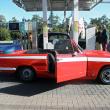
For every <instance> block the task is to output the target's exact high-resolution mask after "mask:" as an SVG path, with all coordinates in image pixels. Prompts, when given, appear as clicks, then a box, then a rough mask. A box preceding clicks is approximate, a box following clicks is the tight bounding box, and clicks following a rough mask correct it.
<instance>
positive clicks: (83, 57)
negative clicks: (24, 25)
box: [0, 35, 110, 84]
mask: <svg viewBox="0 0 110 110" xmlns="http://www.w3.org/2000/svg"><path fill="white" fill-rule="evenodd" d="M67 36H68V35H67ZM50 42H51V43H52V45H54V46H53V48H54V49H46V50H43V49H42V48H41V49H37V50H27V51H26V50H25V51H20V52H19V51H18V52H14V53H13V54H0V72H2V73H14V74H17V75H18V76H19V78H20V79H21V80H23V81H32V80H33V79H34V78H36V77H37V78H39V77H46V78H54V79H56V82H57V83H60V82H64V81H68V80H73V79H85V80H87V79H92V80H96V79H98V80H99V81H101V82H102V83H104V84H110V53H109V52H104V51H99V50H90V51H89V50H82V49H81V48H80V47H79V46H78V45H77V44H76V43H75V42H74V40H73V39H59V40H58V41H57V42H56V43H55V44H54V42H53V41H51V40H50ZM4 62H5V63H4Z"/></svg>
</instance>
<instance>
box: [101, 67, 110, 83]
mask: <svg viewBox="0 0 110 110" xmlns="http://www.w3.org/2000/svg"><path fill="white" fill-rule="evenodd" d="M99 80H100V81H101V82H102V83H103V84H110V67H105V68H104V69H102V71H101V72H100V74H99Z"/></svg>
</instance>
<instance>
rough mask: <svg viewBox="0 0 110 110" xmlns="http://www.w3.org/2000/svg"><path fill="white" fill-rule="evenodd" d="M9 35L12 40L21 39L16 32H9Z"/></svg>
mask: <svg viewBox="0 0 110 110" xmlns="http://www.w3.org/2000/svg"><path fill="white" fill-rule="evenodd" d="M10 34H11V38H12V39H13V40H16V39H21V37H22V34H21V33H20V32H18V31H11V32H10Z"/></svg>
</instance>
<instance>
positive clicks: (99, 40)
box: [95, 31, 101, 50]
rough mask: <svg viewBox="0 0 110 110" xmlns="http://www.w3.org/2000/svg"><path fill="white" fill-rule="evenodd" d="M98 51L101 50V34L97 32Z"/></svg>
mask: <svg viewBox="0 0 110 110" xmlns="http://www.w3.org/2000/svg"><path fill="white" fill-rule="evenodd" d="M95 35H96V50H101V32H100V31H98V32H96V34H95Z"/></svg>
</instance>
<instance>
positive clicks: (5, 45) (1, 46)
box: [0, 41, 22, 54]
mask: <svg viewBox="0 0 110 110" xmlns="http://www.w3.org/2000/svg"><path fill="white" fill-rule="evenodd" d="M18 50H22V46H21V45H20V43H19V42H17V41H1V42H0V54H2V53H4V54H7V53H12V52H15V51H18Z"/></svg>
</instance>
